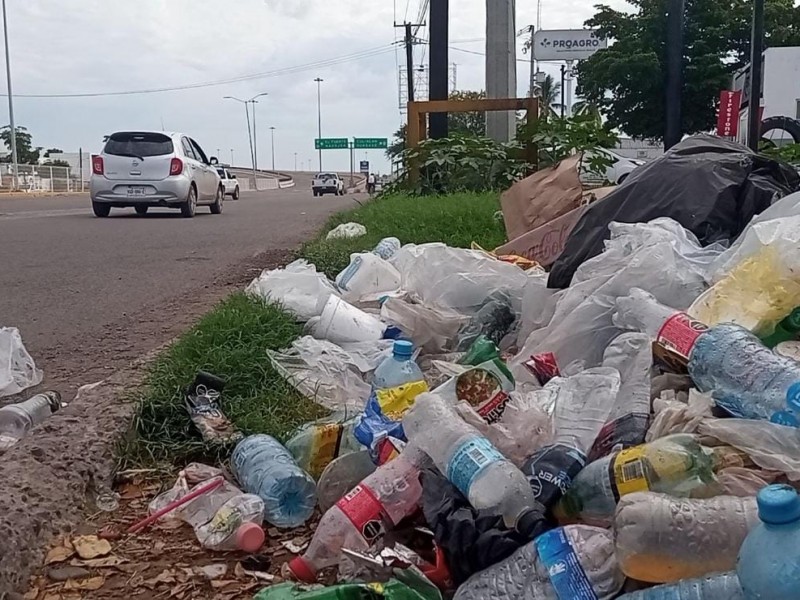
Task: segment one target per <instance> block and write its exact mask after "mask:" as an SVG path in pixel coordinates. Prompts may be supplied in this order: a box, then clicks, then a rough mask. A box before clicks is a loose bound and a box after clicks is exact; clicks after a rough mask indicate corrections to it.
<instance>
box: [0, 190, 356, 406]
mask: <svg viewBox="0 0 800 600" xmlns="http://www.w3.org/2000/svg"><path fill="white" fill-rule="evenodd" d="M354 205H355V204H354V201H353V197H349V196H345V197H342V198H337V197H334V196H325V197H324V198H314V197H312V195H311V192H310V189H309V182H307V181H305V180H304V179H300V180H299V181H298V187H297V188H294V189H287V190H280V191H271V192H258V193H245V194H243V195H242V198H241V199H240V200H239V201H238V202H233V201H227V202H226V203H225V210H224V213H223V214H222V215H219V216H216V215H211V214H210V213H209V211H208V208H207V207H202V208H199V209H198V214H197V216H196V217H195V218H194V219H183V218H181V217H180V216H179V214H178V213H177V211H169V210H153V209H151V212H150V213H148V215H147V216H145V217H138V216H137V215H135V213H134V212H133V210H132V209H114V210H112V213H111V215H112V216H111V218H108V219H98V218H95V217H94V216H92V213H91V208H90V206H89V200H88V197H84V196H61V197H52V198H50V197H40V198H29V197H28V198H26V197H22V198H0V256H2V260H0V290H2V293H0V326H3V325H5V326H15V327H18V328H19V329H20V330H21V332H22V336H23V340H24V342H25V344H26V346H27V347H28V349H29V351H30V352H31V353H32V354H33V356H34V358H35V360H36V361H37V364H38V365H39V366H41V367H42V368H43V369H44V370H45V374H46V376H47V377H48V378H49V383H50V384H51V385H53V386H55V387H56V388H57V389H61V390H63V391H67V392H69V391H71V390H72V389H74V388H75V387H76V386H77V385H81V384H84V383H89V382H92V381H96V380H97V379H100V378H102V376H104V375H107V374H108V372H109V371H110V370H113V369H115V368H118V367H119V366H121V365H122V364H126V363H127V362H129V361H130V360H132V359H135V358H137V357H139V356H141V355H143V354H144V353H146V352H148V351H150V350H152V349H154V348H156V347H158V346H159V345H160V344H162V343H164V342H166V341H167V340H169V339H170V338H171V337H172V336H174V335H175V334H176V333H179V332H180V331H181V330H183V329H185V328H186V327H187V326H188V325H189V324H190V323H191V322H192V321H193V320H194V319H195V318H196V316H197V315H198V314H202V312H204V311H205V310H207V309H208V307H209V306H211V305H212V304H213V303H214V302H216V301H217V300H219V299H220V298H221V297H223V296H224V295H225V294H226V293H228V292H229V291H230V290H231V289H234V288H240V287H241V286H242V285H243V283H244V282H246V281H248V280H249V279H250V278H252V277H253V276H255V275H256V274H257V273H258V272H259V271H260V269H261V268H263V267H268V266H269V267H271V266H276V265H277V264H280V263H281V262H283V261H285V260H286V259H287V258H288V257H289V256H290V251H291V249H293V248H295V247H296V246H297V245H298V244H299V243H300V242H302V241H304V240H305V239H307V238H309V237H310V236H312V235H313V234H314V232H315V231H316V230H317V229H318V228H319V227H320V226H321V225H322V224H323V223H324V222H325V220H326V218H327V217H328V216H329V215H331V214H332V213H333V212H336V211H337V210H340V209H343V208H348V207H350V206H354Z"/></svg>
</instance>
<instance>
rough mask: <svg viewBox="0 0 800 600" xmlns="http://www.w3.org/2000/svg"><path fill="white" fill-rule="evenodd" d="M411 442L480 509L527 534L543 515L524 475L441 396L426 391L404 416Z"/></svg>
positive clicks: (404, 423)
mask: <svg viewBox="0 0 800 600" xmlns="http://www.w3.org/2000/svg"><path fill="white" fill-rule="evenodd" d="M403 426H404V427H405V430H406V433H407V434H408V436H409V440H410V441H411V442H412V443H414V444H416V445H418V446H419V447H420V448H421V449H422V450H423V451H424V452H425V453H426V454H427V455H428V456H430V457H431V459H432V460H433V462H434V463H435V464H436V467H437V468H438V469H439V471H440V472H441V473H442V474H444V475H445V476H446V477H447V479H449V480H450V482H451V483H452V484H453V485H454V486H456V487H457V488H458V489H459V491H460V492H461V493H462V494H464V496H465V497H466V498H467V499H468V500H469V502H470V504H471V505H472V506H473V507H474V508H476V509H478V510H481V509H486V510H488V511H490V512H492V513H494V514H497V515H502V517H503V520H504V521H505V524H506V526H508V527H516V528H517V529H519V530H520V531H521V532H523V533H524V532H525V531H526V530H527V529H528V528H529V527H533V526H534V524H535V523H536V522H538V520H539V519H540V517H541V515H536V514H535V511H534V510H533V507H534V505H535V499H534V497H533V492H532V491H531V489H530V486H529V485H528V481H527V479H526V478H525V475H523V474H522V472H521V471H520V470H519V469H517V467H515V466H514V465H513V464H512V463H511V462H510V461H508V460H507V459H506V458H505V457H504V456H503V455H502V454H500V452H499V451H498V450H497V449H496V448H495V447H494V446H493V445H492V444H491V442H489V440H487V439H486V438H485V437H483V436H482V435H481V434H480V433H478V430H477V429H475V428H474V427H472V426H471V425H468V424H467V423H466V422H465V421H463V420H462V419H461V418H460V417H459V416H458V414H456V412H455V409H454V408H453V407H452V406H451V405H450V404H448V403H447V401H446V400H444V399H443V398H442V397H441V396H439V395H437V394H430V393H425V394H421V395H420V396H419V397H418V398H417V401H416V403H415V404H414V407H413V408H412V409H411V410H410V411H409V412H408V414H406V416H405V418H404V419H403Z"/></svg>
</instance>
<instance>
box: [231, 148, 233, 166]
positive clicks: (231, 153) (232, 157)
mask: <svg viewBox="0 0 800 600" xmlns="http://www.w3.org/2000/svg"><path fill="white" fill-rule="evenodd" d="M231 166H233V148H231Z"/></svg>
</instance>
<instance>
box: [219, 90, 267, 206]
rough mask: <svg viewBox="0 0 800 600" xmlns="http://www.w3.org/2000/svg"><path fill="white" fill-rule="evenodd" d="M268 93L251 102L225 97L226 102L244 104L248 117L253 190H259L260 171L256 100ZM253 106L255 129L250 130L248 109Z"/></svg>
mask: <svg viewBox="0 0 800 600" xmlns="http://www.w3.org/2000/svg"><path fill="white" fill-rule="evenodd" d="M266 95H267V93H266V92H264V93H263V94H257V95H255V96H253V97H252V98H250V100H242V99H241V98H236V97H235V96H225V97H224V99H225V100H236V102H241V103H242V104H244V114H245V116H246V117H247V138H248V140H249V141H250V160H251V161H252V163H253V188H255V189H256V190H257V189H258V176H257V175H256V171H257V170H258V158H257V155H256V142H257V139H256V131H255V129H256V98H260V97H261V96H266ZM251 103H252V105H253V129H252V130H251V129H250V110H249V109H248V108H247V105H248V104H251Z"/></svg>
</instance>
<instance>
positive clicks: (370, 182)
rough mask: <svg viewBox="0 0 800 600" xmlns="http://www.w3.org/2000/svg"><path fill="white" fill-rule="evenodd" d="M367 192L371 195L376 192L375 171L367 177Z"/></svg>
mask: <svg viewBox="0 0 800 600" xmlns="http://www.w3.org/2000/svg"><path fill="white" fill-rule="evenodd" d="M367 193H369V194H370V195H372V194H374V193H375V173H370V174H369V176H368V177H367Z"/></svg>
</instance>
